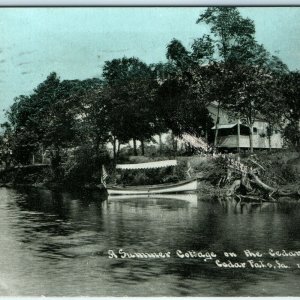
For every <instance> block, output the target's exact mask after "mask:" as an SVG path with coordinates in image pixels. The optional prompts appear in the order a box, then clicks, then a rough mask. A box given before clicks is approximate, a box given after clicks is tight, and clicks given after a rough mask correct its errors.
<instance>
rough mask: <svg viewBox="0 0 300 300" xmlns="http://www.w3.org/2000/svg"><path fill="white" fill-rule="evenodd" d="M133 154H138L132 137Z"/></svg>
mask: <svg viewBox="0 0 300 300" xmlns="http://www.w3.org/2000/svg"><path fill="white" fill-rule="evenodd" d="M133 154H134V156H137V155H138V153H137V149H136V139H135V138H134V139H133Z"/></svg>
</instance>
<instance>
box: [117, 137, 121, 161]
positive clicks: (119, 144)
mask: <svg viewBox="0 0 300 300" xmlns="http://www.w3.org/2000/svg"><path fill="white" fill-rule="evenodd" d="M120 149H121V143H120V141H119V140H118V150H117V157H119V154H120Z"/></svg>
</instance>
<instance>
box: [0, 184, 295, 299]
mask: <svg viewBox="0 0 300 300" xmlns="http://www.w3.org/2000/svg"><path fill="white" fill-rule="evenodd" d="M172 197H173V199H172ZM172 197H171V198H169V199H167V198H162V199H160V198H131V199H128V198H127V199H109V200H106V199H105V198H104V197H103V196H102V197H101V195H99V194H97V193H94V194H70V193H60V192H52V191H49V190H46V189H26V190H14V189H5V188H1V189H0V229H1V232H0V296H6V295H22V296H32V295H33V296H40V295H45V296H125V295H128V296H275V295H276V296H300V285H299V278H300V276H299V275H300V268H297V263H300V257H298V258H297V257H280V258H276V259H278V261H279V262H280V264H281V263H284V264H285V265H287V266H289V269H282V268H279V267H275V266H277V264H276V262H275V258H270V257H269V256H268V255H267V254H266V253H267V252H268V251H269V249H270V248H271V249H274V250H283V249H285V250H300V218H299V214H300V206H299V205H297V204H263V205H250V204H247V205H240V204H238V205H235V202H231V201H227V202H216V201H203V200H201V199H195V197H194V196H190V198H189V197H188V196H185V198H184V199H179V198H178V196H172ZM120 249H123V251H125V252H127V253H158V252H163V253H165V252H170V253H171V254H170V257H169V258H120V256H121V255H118V256H119V258H117V259H116V258H109V255H108V251H109V250H113V251H114V253H115V254H118V251H120ZM246 249H250V250H251V251H260V252H261V253H263V254H264V257H263V258H260V259H257V258H255V259H253V260H255V261H258V260H263V263H264V264H265V263H267V262H270V263H272V266H273V267H272V268H265V267H264V268H258V267H257V268H253V267H251V266H250V265H249V263H247V267H246V268H244V269H242V268H222V267H218V266H217V264H216V263H215V260H216V258H213V259H212V260H207V261H204V259H203V258H199V257H198V258H180V257H178V256H177V255H176V250H180V251H182V253H185V252H186V251H189V250H195V251H197V252H199V251H201V252H202V253H205V252H206V251H209V252H214V253H215V254H216V255H217V258H218V259H219V260H220V261H221V262H226V261H227V260H228V259H230V258H226V257H225V256H224V252H234V253H235V254H237V255H238V257H237V258H232V259H231V260H232V261H233V262H244V261H247V259H248V260H250V259H251V258H246V257H245V253H244V252H243V251H244V250H246ZM111 253H112V252H111Z"/></svg>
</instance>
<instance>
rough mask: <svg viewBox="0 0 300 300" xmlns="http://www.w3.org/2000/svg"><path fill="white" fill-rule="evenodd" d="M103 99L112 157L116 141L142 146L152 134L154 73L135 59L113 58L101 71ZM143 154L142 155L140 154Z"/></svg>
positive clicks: (153, 131)
mask: <svg viewBox="0 0 300 300" xmlns="http://www.w3.org/2000/svg"><path fill="white" fill-rule="evenodd" d="M103 78H104V81H105V84H106V85H105V88H106V90H107V91H108V93H109V97H108V98H107V103H106V107H107V113H108V117H109V123H110V128H111V136H112V140H113V145H114V153H115V154H116V140H117V139H118V141H119V144H120V143H126V142H128V141H129V140H130V139H133V141H134V152H135V154H137V150H136V140H140V141H141V143H142V152H144V149H143V143H144V141H145V140H147V139H149V138H151V136H152V135H154V134H155V133H156V127H155V110H154V99H155V93H156V89H157V85H158V83H157V81H156V78H155V73H154V72H153V71H152V70H151V68H150V67H149V66H148V65H146V64H145V63H143V62H141V61H140V60H139V59H137V58H134V57H132V58H126V57H124V58H122V59H113V60H112V61H107V62H105V65H104V68H103ZM143 154H144V153H143Z"/></svg>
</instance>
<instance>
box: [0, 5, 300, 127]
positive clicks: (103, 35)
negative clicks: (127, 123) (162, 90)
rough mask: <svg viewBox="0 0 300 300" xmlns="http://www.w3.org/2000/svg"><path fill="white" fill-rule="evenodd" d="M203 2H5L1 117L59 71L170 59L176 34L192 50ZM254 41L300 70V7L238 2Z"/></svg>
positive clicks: (96, 72)
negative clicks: (149, 5)
mask: <svg viewBox="0 0 300 300" xmlns="http://www.w3.org/2000/svg"><path fill="white" fill-rule="evenodd" d="M204 10H205V8H199V7H189V8H183V7H174V8H172V7H156V8H155V7H152V8H147V7H140V8H137V7H136V8H134V7H123V8H118V7H111V8H104V7H98V8H96V7H93V8H92V7H84V8H70V7H69V8H58V7H56V8H4V7H2V8H0V122H3V121H5V112H4V111H5V109H8V108H9V106H10V105H11V104H12V103H13V99H14V98H15V97H17V96H19V95H29V94H30V93H31V92H32V91H33V89H34V88H35V87H37V85H38V84H39V83H41V82H42V81H44V80H45V79H46V77H47V75H49V74H50V72H53V71H55V72H56V73H57V74H58V75H59V76H60V78H61V79H62V80H64V79H86V78H92V77H100V76H101V73H102V66H103V64H104V62H105V61H107V60H111V59H113V58H121V57H124V56H126V57H132V56H135V57H138V58H140V59H141V60H142V61H144V62H146V63H157V62H164V61H166V57H165V54H166V46H167V44H168V43H169V42H170V41H171V40H172V39H173V38H176V39H178V40H180V41H181V42H182V43H183V44H184V45H185V46H186V47H187V48H189V47H190V45H191V44H192V42H193V40H194V39H195V38H199V37H201V36H202V35H203V34H204V33H207V30H208V28H207V26H206V25H198V24H196V20H197V18H198V16H199V14H200V13H201V12H203V11H204ZM239 11H240V12H241V14H242V16H244V17H249V18H250V19H252V20H253V21H254V23H255V27H256V39H257V41H258V42H259V43H262V44H264V46H265V48H266V49H267V50H268V51H270V52H271V53H272V54H275V55H277V56H279V57H280V58H281V59H282V61H283V62H284V63H286V64H287V65H288V67H289V68H290V70H298V69H300V7H259V8H254V7H251V8H239Z"/></svg>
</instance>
